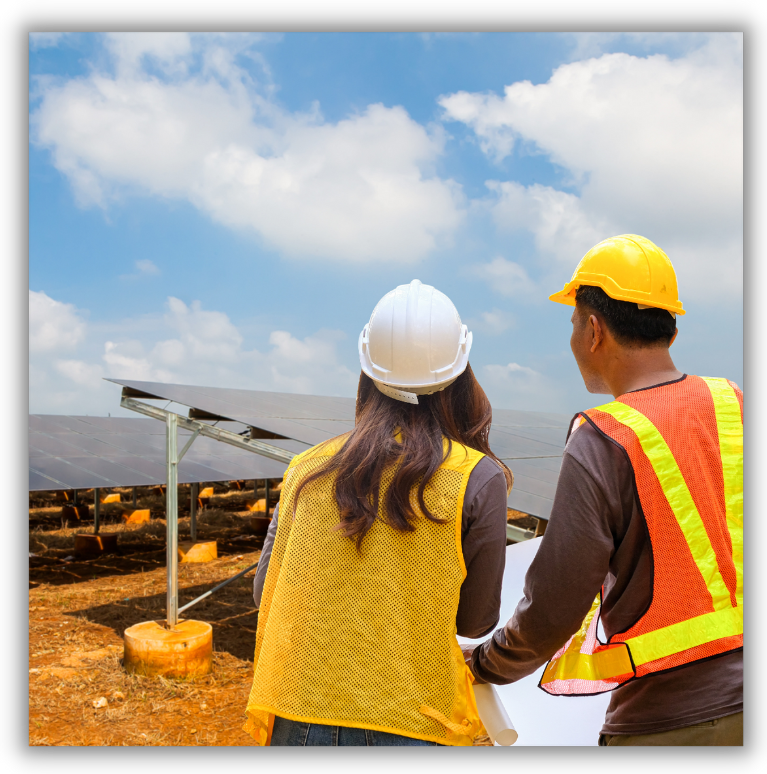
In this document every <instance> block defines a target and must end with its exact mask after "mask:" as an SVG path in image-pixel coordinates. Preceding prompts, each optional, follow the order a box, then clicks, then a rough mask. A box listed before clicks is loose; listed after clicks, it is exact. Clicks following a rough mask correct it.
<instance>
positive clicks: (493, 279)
mask: <svg viewBox="0 0 767 774" xmlns="http://www.w3.org/2000/svg"><path fill="white" fill-rule="evenodd" d="M470 271H471V273H472V274H473V275H474V276H475V277H478V278H480V279H483V280H485V281H486V282H487V284H488V285H489V286H490V288H491V289H492V290H494V291H495V292H496V293H500V294H501V295H503V296H507V297H509V298H524V297H527V296H531V295H534V293H535V290H536V287H535V284H534V283H533V281H532V280H531V279H530V277H529V276H528V275H527V271H526V269H525V267H524V266H520V265H519V264H518V263H514V261H508V260H506V258H503V257H502V256H500V255H499V256H497V257H496V258H493V260H492V261H489V262H488V263H480V264H475V265H474V266H472V267H471V269H470Z"/></svg>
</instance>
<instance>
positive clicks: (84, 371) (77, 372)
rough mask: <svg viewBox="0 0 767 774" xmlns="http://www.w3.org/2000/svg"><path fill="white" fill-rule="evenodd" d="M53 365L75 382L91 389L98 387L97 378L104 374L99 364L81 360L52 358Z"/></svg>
mask: <svg viewBox="0 0 767 774" xmlns="http://www.w3.org/2000/svg"><path fill="white" fill-rule="evenodd" d="M53 367H54V368H55V369H56V371H58V372H59V373H60V374H61V375H62V376H66V377H67V378H68V379H71V380H72V381H73V382H74V383H75V384H78V385H80V386H81V387H87V388H88V389H91V390H92V389H98V387H99V380H100V379H101V378H102V376H103V375H104V369H103V367H102V366H101V365H100V364H98V363H86V362H85V361H83V360H54V361H53Z"/></svg>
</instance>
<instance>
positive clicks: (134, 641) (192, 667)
mask: <svg viewBox="0 0 767 774" xmlns="http://www.w3.org/2000/svg"><path fill="white" fill-rule="evenodd" d="M212 663H213V629H212V628H211V626H210V624H208V623H205V622H204V621H179V623H178V624H177V625H176V627H175V629H173V630H172V631H171V630H168V629H166V628H165V626H164V625H163V624H161V623H160V622H158V621H145V622H144V623H140V624H136V625H135V626H131V627H130V628H129V629H126V630H125V655H124V660H123V665H124V666H125V669H126V671H128V672H131V673H133V674H138V675H147V676H155V675H162V676H163V677H186V678H190V677H201V676H203V675H207V674H208V673H209V672H210V670H211V667H212Z"/></svg>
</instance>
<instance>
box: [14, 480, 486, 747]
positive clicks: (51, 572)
mask: <svg viewBox="0 0 767 774" xmlns="http://www.w3.org/2000/svg"><path fill="white" fill-rule="evenodd" d="M275 483H276V482H275ZM112 491H115V492H120V493H121V497H122V501H123V504H128V503H130V501H131V493H130V490H128V489H124V490H120V489H115V490H112ZM138 493H139V502H138V506H139V507H140V508H149V509H150V511H151V513H152V520H151V522H150V523H149V524H144V525H140V526H134V525H124V524H122V523H120V522H119V512H120V506H119V505H112V504H107V505H102V506H101V523H102V527H101V531H102V532H116V533H118V535H119V537H118V552H117V553H116V554H112V555H105V556H102V557H99V558H96V559H82V558H78V557H76V556H75V555H74V535H75V534H77V533H82V532H92V530H93V523H92V510H93V506H92V502H93V500H92V494H90V495H89V494H87V493H83V494H81V501H84V502H86V503H89V504H91V519H90V520H84V521H83V522H82V523H80V524H71V523H69V524H63V525H62V522H61V506H62V503H61V501H58V502H54V501H53V499H52V494H48V493H46V494H41V495H40V496H30V511H29V515H30V534H29V551H30V559H29V744H30V745H35V746H36V745H52V746H126V745H127V746H135V745H150V746H165V745H173V746H198V745H203V746H250V745H252V744H253V740H252V739H251V738H250V737H249V736H248V735H247V734H245V733H244V732H243V731H242V730H241V726H242V724H243V722H244V715H243V712H244V707H245V703H246V700H247V696H248V692H249V691H250V681H251V675H252V670H253V649H254V645H255V636H256V624H257V621H258V612H257V611H256V609H255V605H254V603H253V597H252V584H253V576H254V574H255V570H252V571H250V572H248V573H247V574H246V575H245V576H244V577H243V578H240V579H239V580H237V581H234V582H233V583H231V584H229V586H227V587H225V588H224V589H222V590H221V591H219V592H217V593H216V594H214V595H213V596H211V597H209V598H207V599H206V600H204V601H203V602H201V603H199V604H198V605H196V606H195V607H194V608H192V609H191V610H190V611H189V613H188V614H187V615H188V617H190V618H196V619H198V620H202V621H207V622H208V623H210V624H211V626H212V627H213V651H214V652H213V671H212V673H211V674H210V675H208V676H206V677H204V678H198V679H196V680H191V681H184V680H171V679H164V678H148V677H141V676H136V675H131V674H128V673H126V672H125V670H124V669H123V667H122V655H123V640H122V635H123V632H124V631H125V629H127V628H128V627H129V626H132V625H133V624H136V623H140V622H142V621H148V620H152V619H154V620H161V619H163V618H164V615H165V594H166V571H165V520H164V518H162V517H164V515H165V514H164V506H165V503H164V497H162V496H161V494H160V493H159V492H158V493H152V491H151V490H148V489H143V490H142V489H139V490H138ZM261 496H263V493H262V495H261ZM89 498H90V499H89ZM253 498H254V493H253V490H252V488H251V490H250V491H249V492H248V491H247V490H246V491H238V490H237V489H231V490H230V489H228V488H227V487H226V486H224V485H218V484H217V485H215V494H214V496H213V497H212V498H210V500H209V502H208V505H207V507H206V508H205V509H204V510H203V511H202V512H200V513H199V515H198V534H197V538H198V540H213V539H215V540H217V541H218V555H219V558H218V559H216V560H214V561H211V562H207V563H205V564H179V606H183V605H184V604H185V603H186V602H189V601H191V600H192V599H194V598H195V597H197V596H199V595H200V594H202V593H203V592H204V591H207V590H209V589H210V588H212V587H213V586H215V585H216V584H217V583H220V582H221V581H223V580H226V579H227V578H230V577H232V576H233V575H235V574H237V573H238V572H240V571H241V570H244V569H245V568H246V567H248V566H250V565H252V564H254V563H255V562H257V561H258V558H259V555H260V553H261V546H262V545H263V536H258V535H254V534H253V532H252V530H251V527H250V518H251V514H250V513H249V512H248V510H247V508H246V507H245V501H246V500H247V499H251V500H252V499H253ZM188 507H189V494H188V489H187V491H186V492H185V491H184V488H181V491H180V493H179V541H183V540H188V539H189V518H188ZM489 743H490V742H489V740H488V739H487V737H480V738H477V739H476V740H475V744H478V745H487V744H489Z"/></svg>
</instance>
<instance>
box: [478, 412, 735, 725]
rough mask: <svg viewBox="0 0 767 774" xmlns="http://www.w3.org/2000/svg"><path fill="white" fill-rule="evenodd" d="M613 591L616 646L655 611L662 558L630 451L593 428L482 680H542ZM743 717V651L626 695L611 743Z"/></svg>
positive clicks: (578, 448) (481, 659) (646, 682)
mask: <svg viewBox="0 0 767 774" xmlns="http://www.w3.org/2000/svg"><path fill="white" fill-rule="evenodd" d="M603 582H604V586H605V595H604V604H603V606H602V625H603V627H604V631H605V634H606V635H607V636H608V637H609V636H610V635H611V634H613V633H614V632H620V631H624V630H625V629H627V628H628V627H629V626H630V625H632V624H633V623H635V622H636V621H637V620H638V619H639V618H640V617H641V615H642V614H643V613H644V611H645V610H646V609H647V606H648V605H649V603H650V600H651V597H652V589H653V586H652V582H653V581H652V554H651V548H650V540H649V536H648V533H647V528H646V524H645V522H644V517H643V516H642V513H641V511H640V510H639V508H638V503H637V500H636V495H635V490H634V486H633V481H632V471H631V464H630V462H629V460H628V458H627V456H626V454H625V452H624V451H623V450H622V449H620V448H619V447H618V446H617V445H615V444H613V443H612V442H610V441H609V440H607V439H606V438H605V437H604V436H602V435H601V434H600V433H598V432H597V431H596V430H594V428H592V427H591V425H589V424H588V423H587V424H583V425H581V426H580V427H579V428H578V429H577V430H576V431H575V432H574V433H573V434H572V435H571V436H570V439H569V440H568V443H567V446H566V447H565V453H564V456H563V460H562V468H561V471H560V474H559V481H558V483H557V491H556V495H555V498H554V505H553V508H552V512H551V517H550V519H549V524H548V527H547V529H546V533H545V535H544V537H543V539H542V541H541V545H540V548H539V549H538V553H537V554H536V557H535V559H534V560H533V563H532V564H531V566H530V568H529V570H528V572H527V575H526V577H525V586H524V598H523V599H522V600H521V601H520V602H519V604H518V605H517V608H516V610H515V612H514V615H513V616H512V618H511V620H510V621H509V622H508V623H507V624H506V626H505V627H502V628H500V629H498V630H497V631H496V632H495V634H494V635H493V637H492V638H491V639H489V640H487V641H486V642H485V643H483V644H482V645H481V646H479V647H477V648H476V649H475V651H474V654H473V656H472V661H471V668H472V671H473V672H475V674H476V675H477V676H479V677H480V678H481V679H483V680H485V681H487V682H490V683H496V684H498V685H505V684H507V683H512V682H515V681H516V680H519V679H521V678H523V677H526V676H527V675H529V674H532V673H533V672H534V671H535V670H536V669H538V668H539V667H540V666H541V665H542V664H544V663H545V662H546V661H547V660H548V659H549V658H551V656H553V655H554V653H556V651H557V650H559V648H560V647H562V645H564V643H565V642H566V641H567V640H568V639H569V638H570V637H571V636H572V635H573V634H574V633H575V632H576V631H577V629H578V628H579V627H580V624H581V622H582V621H583V618H584V616H585V615H586V613H587V612H588V610H589V608H590V606H591V604H592V602H593V601H594V598H595V597H596V595H597V593H598V592H599V588H600V586H601V585H602V583H603ZM552 700H553V698H552ZM565 700H566V701H578V699H577V698H567V699H565ZM742 709H743V653H742V651H736V652H730V653H726V654H724V655H722V656H719V657H717V658H714V659H711V660H708V661H699V662H696V663H693V664H690V665H688V666H685V667H683V668H680V669H677V670H674V671H670V672H664V673H660V674H654V675H650V676H648V677H643V678H641V679H639V680H634V681H631V682H629V683H626V684H624V685H622V686H620V687H619V688H616V689H615V690H614V691H613V692H612V695H611V698H610V704H609V706H608V709H607V714H606V719H605V724H604V726H603V728H602V733H605V734H643V733H652V732H656V731H664V730H671V729H674V728H680V727H683V726H689V725H692V724H694V723H699V722H705V721H708V720H713V719H715V718H718V717H723V716H725V715H729V714H733V713H735V712H740V711H742Z"/></svg>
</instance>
